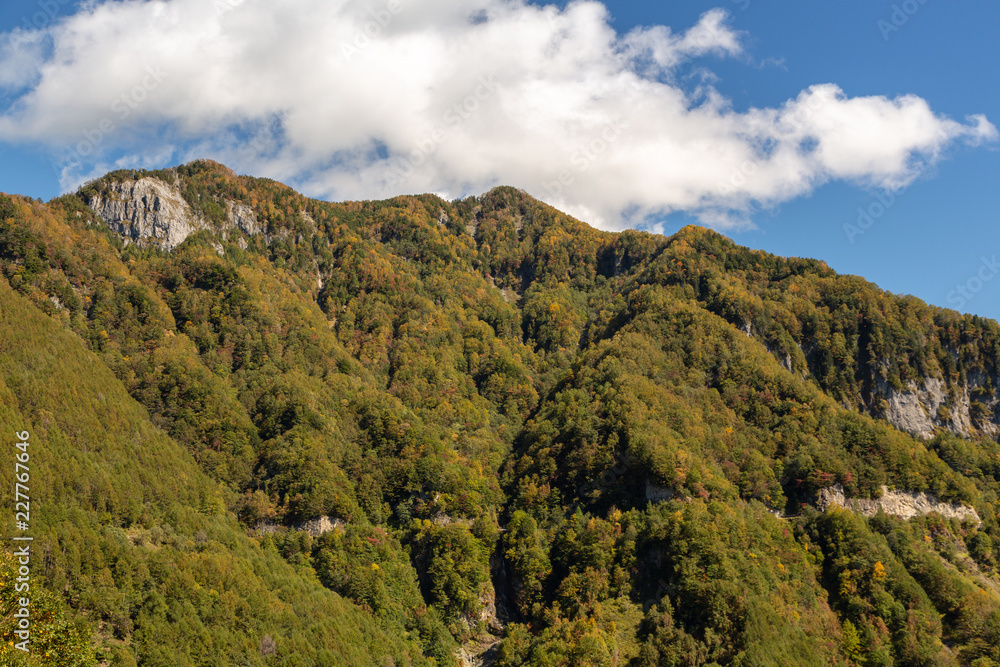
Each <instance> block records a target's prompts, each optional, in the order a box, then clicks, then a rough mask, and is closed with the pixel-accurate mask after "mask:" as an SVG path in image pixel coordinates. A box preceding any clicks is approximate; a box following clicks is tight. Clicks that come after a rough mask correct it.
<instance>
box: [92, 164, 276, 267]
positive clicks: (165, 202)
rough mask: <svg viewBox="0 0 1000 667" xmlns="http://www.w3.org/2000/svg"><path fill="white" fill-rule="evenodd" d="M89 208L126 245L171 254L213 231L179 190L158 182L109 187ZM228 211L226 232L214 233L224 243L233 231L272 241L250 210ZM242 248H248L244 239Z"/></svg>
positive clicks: (150, 180) (232, 206) (235, 206)
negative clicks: (197, 234)
mask: <svg viewBox="0 0 1000 667" xmlns="http://www.w3.org/2000/svg"><path fill="white" fill-rule="evenodd" d="M87 205H88V206H89V207H90V208H91V209H92V210H93V211H94V212H95V213H96V214H97V216H98V217H99V218H100V219H101V220H103V221H104V224H105V225H107V226H108V227H109V228H110V229H112V230H113V231H115V232H116V233H118V234H120V235H121V236H122V237H123V238H124V239H125V241H126V243H136V244H138V245H141V246H150V245H152V246H155V247H158V248H160V249H161V250H165V251H167V252H169V251H171V250H173V249H174V248H176V247H177V246H179V245H180V244H181V243H183V242H184V239H186V238H187V237H188V236H190V235H191V234H193V233H194V232H196V231H200V230H207V229H211V226H210V225H209V224H208V223H206V222H205V221H204V220H203V219H202V218H201V216H199V215H197V214H196V213H195V212H194V211H192V210H191V207H190V206H189V205H188V203H187V202H186V201H185V200H184V197H183V196H182V195H181V193H180V191H178V190H177V188H175V187H173V186H172V185H169V184H168V183H165V182H164V181H162V180H160V179H158V178H152V177H146V178H140V179H139V180H135V181H120V182H115V183H109V184H108V185H107V187H106V188H105V189H104V191H103V192H102V193H100V194H97V195H94V196H93V197H92V198H91V199H90V200H89V201H88V202H87ZM226 210H227V214H228V215H227V218H228V220H227V222H228V224H227V225H226V226H225V228H224V229H220V230H213V231H218V232H220V233H221V236H222V238H223V240H225V239H226V238H227V235H228V232H230V231H239V232H242V233H243V234H245V235H246V236H257V235H264V236H265V239H266V240H268V241H269V240H270V239H269V238H267V236H266V234H265V230H264V225H263V224H261V223H260V222H259V221H258V220H257V216H256V215H255V214H254V212H253V210H252V209H250V208H249V207H248V206H244V205H242V204H237V203H234V202H231V201H226ZM240 246H241V247H244V248H245V247H246V241H245V240H244V239H243V238H242V237H241V238H240Z"/></svg>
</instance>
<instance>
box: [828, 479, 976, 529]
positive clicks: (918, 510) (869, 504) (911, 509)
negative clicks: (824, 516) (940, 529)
mask: <svg viewBox="0 0 1000 667" xmlns="http://www.w3.org/2000/svg"><path fill="white" fill-rule="evenodd" d="M831 505H839V506H840V507H843V508H844V509H847V510H851V511H852V512H857V513H858V514H861V515H863V516H875V515H876V514H878V512H879V510H881V511H883V512H885V513H886V514H889V515H890V516H897V517H900V518H901V519H912V518H913V517H915V516H923V515H925V514H931V513H937V514H940V515H941V516H943V517H944V518H946V519H960V520H965V519H971V520H972V521H974V522H976V524H977V525H978V524H979V523H981V521H980V519H979V515H978V514H977V513H976V510H974V509H972V508H971V507H966V506H965V505H959V504H957V503H943V502H941V501H939V500H938V499H937V498H935V497H934V496H932V495H929V494H927V493H923V492H919V493H917V492H913V491H890V490H889V489H888V488H887V487H885V486H883V487H882V497H881V498H877V499H875V500H872V499H870V498H848V497H847V496H845V495H844V488H843V487H842V486H840V485H839V484H835V485H834V486H830V487H827V488H825V489H821V490H820V492H819V496H818V498H817V499H816V507H817V508H818V509H819V510H820V511H825V510H826V509H827V508H828V507H830V506H831Z"/></svg>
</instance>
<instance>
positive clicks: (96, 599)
mask: <svg viewBox="0 0 1000 667" xmlns="http://www.w3.org/2000/svg"><path fill="white" fill-rule="evenodd" d="M137 181H144V182H147V183H153V184H155V185H156V187H157V188H160V189H161V190H162V191H164V192H168V191H169V192H171V193H176V194H177V195H178V197H179V198H181V199H182V200H183V202H185V206H186V207H187V208H186V210H187V213H186V215H189V216H190V221H193V227H194V232H193V233H191V234H190V235H189V236H187V238H185V239H184V241H183V242H182V243H181V244H180V245H179V246H177V247H176V248H173V249H171V250H169V251H167V250H164V249H163V248H162V247H160V246H159V245H158V244H157V242H156V238H153V237H149V236H148V235H147V236H143V235H142V234H139V235H138V237H130V236H127V235H122V234H120V233H118V232H116V231H114V230H113V229H112V228H110V227H109V225H108V221H107V220H106V219H104V218H102V217H101V215H100V214H99V213H100V211H102V210H105V209H100V208H99V207H98V206H97V205H96V203H95V202H100V201H108V200H109V198H114V197H115V196H117V195H116V194H115V193H117V192H120V189H116V187H115V185H116V184H121V183H133V182H137ZM126 203H128V204H129V205H130V206H132V207H133V208H132V209H128V208H127V207H126V210H130V211H134V210H135V207H136V206H139V207H140V208H141V206H143V205H145V206H147V207H149V204H148V202H147V203H146V204H143V203H142V202H134V201H133V202H126ZM237 207H239V210H241V211H244V212H245V213H244V214H245V215H249V216H252V218H253V219H254V221H255V222H256V227H259V231H258V232H257V233H250V232H248V231H247V229H249V228H250V227H249V226H247V225H243V226H240V225H239V224H238V223H237V221H236V219H235V216H234V211H235V210H237ZM152 210H153V209H152V208H151V207H149V208H148V210H143V211H140V212H139V214H137V215H140V217H141V216H142V215H147V216H148V215H151V211H152ZM132 228H133V229H137V227H136V226H135V225H133V227H132ZM252 231H253V230H252ZM998 383H1000V326H998V324H997V323H996V322H993V321H991V320H986V319H981V318H978V317H975V316H969V315H961V314H959V313H956V312H954V311H949V310H944V309H940V308H936V307H933V306H929V305H926V304H924V303H922V302H920V301H919V300H917V299H915V298H913V297H908V296H900V295H893V294H890V293H887V292H885V291H883V290H881V289H879V288H878V287H877V286H875V285H873V284H871V283H869V282H866V281H864V280H863V279H861V278H858V277H854V276H842V275H837V274H836V273H835V272H834V271H833V270H831V269H830V268H829V267H827V266H826V265H825V264H824V263H823V262H822V261H819V260H812V259H799V258H782V257H777V256H774V255H769V254H767V253H764V252H761V251H756V250H750V249H747V248H743V247H740V246H738V245H736V244H735V243H733V242H732V241H730V240H729V239H727V238H725V237H724V236H722V235H720V234H718V233H716V232H713V231H711V230H708V229H703V228H698V227H686V228H684V229H682V230H680V231H679V232H678V233H676V234H674V235H673V236H669V237H666V236H660V235H654V234H649V233H645V232H640V231H624V232H620V233H611V232H603V231H599V230H596V229H594V228H592V227H590V226H588V225H587V224H585V223H584V222H580V221H577V220H575V219H573V218H571V217H570V216H567V215H565V214H563V213H561V212H559V211H557V210H555V209H553V208H551V207H549V206H547V205H546V204H544V203H542V202H540V201H537V200H535V199H533V198H531V197H530V196H528V195H527V194H526V193H524V192H522V191H519V190H516V189H514V188H509V187H499V188H496V189H494V190H492V191H490V192H488V193H486V194H484V195H481V196H476V197H469V198H465V199H461V200H456V201H451V202H449V201H445V200H443V199H441V198H439V197H437V196H434V195H421V196H401V197H397V198H394V199H390V200H387V201H360V202H343V203H329V202H323V201H318V200H314V199H309V198H307V197H305V196H303V195H301V194H299V193H297V192H295V191H294V190H292V189H291V188H288V187H287V186H284V185H282V184H280V183H277V182H275V181H271V180H268V179H260V178H253V177H249V176H239V175H236V174H235V173H233V172H232V171H231V170H229V169H228V168H226V167H224V166H222V165H219V164H216V163H213V162H209V161H197V162H193V163H190V164H187V165H183V166H180V167H176V168H174V169H169V170H159V171H141V170H125V171H118V172H113V173H110V174H108V175H106V176H104V177H102V178H100V179H98V180H96V181H93V182H91V183H88V184H86V185H85V186H83V187H82V188H80V189H79V191H77V192H76V193H73V194H69V195H65V196H62V197H59V198H56V199H54V200H52V201H49V202H47V203H44V202H41V201H38V200H33V199H30V198H25V197H20V196H16V195H0V443H2V451H3V452H4V456H5V457H6V458H5V460H4V461H3V462H2V463H0V478H2V480H0V483H2V485H3V488H4V489H5V492H4V493H3V494H2V495H0V498H2V503H0V504H2V509H3V512H4V515H5V520H4V522H3V524H2V525H3V529H2V531H0V532H2V534H0V538H2V542H3V546H2V547H0V589H2V595H0V608H2V609H0V611H2V614H0V664H3V665H18V666H20V665H24V666H32V667H35V666H43V665H44V666H58V667H83V666H91V665H108V666H115V667H119V666H135V665H143V666H147V665H148V666H156V667H160V666H162V667H168V666H169V667H184V666H203V665H204V666H212V667H228V666H232V667H236V666H244V665H250V666H254V667H257V666H261V667H262V666H272V665H274V666H279V665H280V666H283V667H292V666H299V665H301V666H306V665H329V666H331V667H334V666H336V667H341V666H354V665H357V666H359V667H360V666H377V667H386V666H393V667H403V666H426V667H431V666H436V667H459V666H460V665H461V666H462V667H465V666H466V665H476V666H477V667H478V666H480V665H490V666H492V667H519V666H522V665H525V666H538V667H667V666H678V667H680V666H694V665H720V666H721V665H734V666H751V665H754V666H756V665H844V666H848V665H858V666H865V667H868V666H889V665H901V666H902V665H912V666H918V665H920V666H923V665H942V666H943V665H968V666H974V667H990V666H995V667H1000V495H998V494H1000V443H998V441H997V437H998V435H1000V406H998V395H997V385H998ZM928 387H940V388H941V389H940V392H941V395H942V396H943V398H942V399H941V401H942V402H941V403H940V404H936V405H935V406H933V409H931V408H928V409H927V410H925V412H926V415H925V419H926V423H927V424H929V425H930V427H929V428H931V430H932V432H931V433H929V434H927V433H925V434H919V433H909V432H906V430H905V429H902V428H900V424H899V423H898V420H896V418H895V415H896V412H894V411H895V410H896V407H894V406H896V405H898V402H899V397H901V396H911V395H912V396H920V395H922V394H920V392H921V391H925V390H926V389H927V388H928ZM21 431H28V432H30V434H31V442H32V446H31V447H32V448H31V480H32V485H31V494H32V499H31V502H32V510H33V511H32V521H31V530H32V535H33V536H34V542H33V546H32V549H33V553H34V557H33V561H32V567H33V570H32V605H33V607H32V609H33V612H32V613H33V630H32V651H31V653H30V654H25V653H24V652H22V651H18V650H17V649H15V648H14V643H15V635H14V630H15V625H16V621H15V619H14V616H13V613H14V611H15V608H14V604H15V598H16V595H15V592H14V582H15V579H16V578H15V573H16V567H17V566H16V562H15V559H14V557H13V549H12V547H11V546H10V545H12V544H13V542H12V540H11V538H12V537H13V536H14V534H15V530H14V524H13V521H12V519H13V517H14V513H15V507H14V505H15V503H14V497H13V495H12V494H11V493H10V492H8V491H6V490H7V489H13V488H14V484H15V479H14V473H15V466H14V454H15V453H16V451H17V450H16V449H15V447H14V444H15V442H16V433H18V432H21ZM834 489H835V490H838V491H842V492H843V494H844V495H845V496H846V497H847V498H859V499H870V500H877V499H880V498H883V497H884V496H885V495H886V493H887V492H889V491H891V492H893V493H895V494H897V495H898V494H903V495H905V494H918V493H926V494H928V495H929V496H932V497H933V498H934V499H936V501H938V502H939V503H942V504H944V505H947V506H949V507H964V508H967V509H972V510H974V511H975V517H978V520H977V519H975V518H970V517H971V512H970V513H968V514H966V515H963V516H964V517H965V518H956V517H955V516H950V517H949V516H946V515H945V514H943V513H941V512H929V513H920V514H919V515H917V516H914V517H912V518H909V519H906V518H903V517H901V516H899V515H898V513H891V512H886V511H882V510H880V511H879V512H878V513H875V514H873V515H871V516H868V515H865V514H862V513H860V512H855V511H851V510H850V509H849V508H844V507H840V506H838V505H836V504H833V505H829V506H826V507H823V506H821V504H820V503H818V498H819V497H820V495H821V492H823V491H824V490H827V491H829V490H834ZM8 518H9V519H10V520H8ZM320 518H324V521H323V524H324V525H325V526H326V529H325V530H316V529H315V526H316V525H318V523H319V522H317V519H320Z"/></svg>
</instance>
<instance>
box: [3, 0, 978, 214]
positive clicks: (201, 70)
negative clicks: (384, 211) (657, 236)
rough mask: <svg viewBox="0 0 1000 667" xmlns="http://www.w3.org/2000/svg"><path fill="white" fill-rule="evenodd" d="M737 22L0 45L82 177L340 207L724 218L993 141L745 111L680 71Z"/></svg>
mask: <svg viewBox="0 0 1000 667" xmlns="http://www.w3.org/2000/svg"><path fill="white" fill-rule="evenodd" d="M727 18H728V17H727V14H726V12H725V11H723V10H719V9H716V10H712V11H710V12H708V13H706V14H705V15H703V16H702V18H701V20H700V21H699V22H698V23H697V24H696V25H695V26H692V27H689V28H688V29H686V30H683V31H679V32H677V31H673V30H671V29H669V28H666V27H663V26H652V27H644V28H640V29H636V30H634V31H632V32H630V33H628V34H626V35H619V34H617V33H616V32H615V31H614V30H613V29H612V28H611V26H610V23H609V15H608V12H607V9H606V8H605V7H604V5H602V4H601V3H599V2H593V1H588V0H578V1H577V2H573V3H571V4H570V5H568V6H567V7H566V8H565V9H563V10H559V9H557V8H556V7H553V6H544V7H540V6H536V5H530V4H526V3H525V2H523V0H366V1H358V0H280V1H279V0H242V1H240V0H214V2H206V1H205V0H150V1H138V0H124V1H122V2H105V3H94V4H93V5H91V6H89V8H88V9H86V10H84V11H81V12H79V13H78V14H76V15H74V16H71V17H68V18H67V19H65V20H62V21H60V22H58V23H56V24H54V25H52V26H49V27H47V28H46V29H45V30H43V31H39V32H36V33H22V34H19V35H18V39H17V40H14V39H12V38H11V35H5V36H0V72H5V74H4V75H2V76H0V89H7V90H8V91H9V90H11V89H14V88H18V90H19V91H20V92H17V93H16V94H17V97H16V98H15V101H14V102H13V103H12V104H10V105H9V106H8V107H7V108H6V109H4V110H2V112H0V140H2V141H7V142H15V141H22V142H25V141H27V142H41V143H43V144H45V145H47V146H50V147H51V148H52V149H53V150H54V151H56V154H57V156H58V157H59V159H64V160H66V159H68V162H67V163H66V164H65V165H64V172H63V180H64V182H63V184H64V186H66V187H71V186H73V185H76V184H77V183H79V182H80V181H81V180H82V179H83V178H85V177H86V176H88V175H90V174H92V173H94V170H95V169H98V168H99V167H101V166H102V165H106V164H122V163H130V164H131V163H148V162H149V160H150V159H151V158H149V157H148V156H155V157H156V160H157V161H161V162H162V163H167V162H169V161H181V160H186V159H189V158H193V157H202V156H204V157H213V158H215V159H218V160H219V161H222V162H225V163H227V164H229V165H230V166H232V167H234V168H235V169H237V170H238V171H242V172H249V173H256V174H261V175H268V176H271V177H274V178H279V179H282V180H286V181H288V182H290V183H292V184H295V185H297V186H299V187H302V188H303V189H305V190H306V191H307V192H308V193H309V194H312V195H314V196H321V197H327V198H331V199H359V198H377V197H383V196H391V195H394V194H399V193H401V192H431V191H433V192H448V193H452V194H453V195H455V196H458V195H463V194H470V193H478V192H482V191H485V190H487V189H488V188H490V187H492V186H494V185H497V184H502V183H503V184H511V185H515V186H519V187H523V188H525V189H526V190H528V191H529V192H531V193H532V194H535V195H537V196H539V197H540V198H542V199H544V200H546V201H549V202H551V203H553V204H555V205H557V206H560V207H562V208H564V209H566V210H569V211H570V212H573V213H575V214H577V215H579V216H580V217H583V218H584V219H586V220H588V221H590V222H593V223H596V224H599V225H601V226H605V227H621V226H623V225H626V224H629V223H634V222H636V221H637V220H638V219H641V218H644V217H646V216H649V215H662V214H666V213H669V212H673V211H686V212H688V213H691V214H693V215H697V216H699V217H700V218H701V219H702V220H704V221H705V222H706V223H708V224H712V225H714V226H717V227H726V226H733V225H739V224H745V221H746V220H748V219H749V218H748V216H749V214H750V213H752V211H753V210H756V209H757V208H758V207H762V206H764V207H767V206H773V205H776V204H779V203H781V202H783V201H787V200H788V199H790V198H793V197H796V196H800V195H803V194H806V193H808V192H810V191H811V190H812V189H814V188H815V187H817V186H818V185H819V184H821V183H823V182H826V181H828V180H831V179H845V180H849V181H852V182H858V183H861V184H865V185H900V184H904V183H906V182H908V181H910V180H912V179H913V178H914V177H915V176H916V174H917V173H918V172H919V171H920V169H921V168H922V167H923V166H924V165H926V164H930V163H933V162H935V161H936V160H938V159H939V158H940V156H941V155H942V153H943V151H945V150H946V149H947V148H948V147H949V146H951V145H953V144H954V143H956V142H958V141H967V142H970V143H973V144H977V143H981V142H986V141H995V140H996V139H997V130H996V128H995V127H993V125H991V124H990V123H989V121H987V120H986V119H985V118H984V117H982V116H978V117H972V118H970V119H968V120H967V122H966V123H964V124H963V123H959V122H956V121H953V120H951V119H948V118H944V117H942V116H940V115H937V114H935V113H934V112H933V111H932V110H931V109H930V107H929V105H928V104H927V103H926V102H925V101H924V100H922V99H920V98H918V97H913V96H904V97H900V98H896V99H889V98H884V97H859V98H849V97H847V96H846V95H845V94H844V93H843V92H842V91H841V90H840V89H839V88H838V87H837V86H836V85H833V84H825V85H817V86H814V87H811V88H809V89H808V90H805V91H803V92H802V93H801V94H800V95H799V96H798V97H796V98H795V99H792V100H789V101H788V102H786V103H785V104H784V105H782V106H780V107H779V108H773V109H751V110H749V111H746V112H740V111H736V110H734V109H733V108H732V107H731V105H730V103H729V101H728V100H727V99H725V98H724V97H723V96H722V95H720V94H719V93H718V92H717V91H716V90H715V89H714V88H712V86H711V81H712V77H711V75H710V73H703V75H702V76H701V81H702V83H701V84H699V85H698V87H697V88H696V89H694V90H690V89H686V88H685V87H684V86H682V85H680V84H678V83H677V81H676V77H675V75H676V74H677V73H678V68H679V67H680V66H681V65H682V64H683V63H685V62H688V61H690V60H691V59H692V58H694V57H700V56H717V57H732V56H739V55H741V54H742V53H743V47H742V36H741V34H740V33H739V32H737V31H735V30H733V29H732V28H731V27H730V26H729V25H728V24H727ZM46 44H47V45H49V48H48V49H43V48H42V47H41V46H40V45H46ZM10 45H14V46H10ZM15 47H16V48H15ZM176 147H183V148H176ZM139 155H145V156H147V157H146V158H140V157H137V156H139Z"/></svg>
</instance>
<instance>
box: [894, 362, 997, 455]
mask: <svg viewBox="0 0 1000 667" xmlns="http://www.w3.org/2000/svg"><path fill="white" fill-rule="evenodd" d="M987 384H990V383H989V380H988V378H986V377H985V376H983V375H982V374H981V373H969V374H968V376H967V377H966V383H965V386H963V387H961V388H960V389H958V390H953V391H952V392H951V393H950V394H949V391H948V389H947V388H946V386H945V383H944V380H941V379H938V378H925V379H924V382H923V386H922V387H921V386H918V385H917V384H915V383H912V382H911V383H910V384H909V386H908V387H907V388H906V389H904V390H902V391H900V390H897V389H894V388H893V387H890V386H888V383H885V382H881V383H879V386H878V389H879V394H880V395H881V396H882V397H883V398H884V399H885V402H886V405H887V408H886V410H885V418H886V419H887V420H888V421H889V423H890V424H892V425H893V426H895V427H896V428H898V429H899V430H901V431H906V432H907V433H911V434H913V435H915V436H918V437H920V438H924V439H927V438H931V437H933V435H934V431H935V429H940V428H944V429H947V430H949V431H951V432H953V433H955V434H956V435H959V436H962V437H966V438H968V437H974V436H976V435H977V434H980V433H981V434H983V435H987V436H990V437H996V436H997V435H998V434H1000V419H998V418H997V416H996V415H997V412H996V410H997V402H998V399H997V397H996V396H994V397H993V398H992V399H991V400H989V401H987V402H986V403H985V404H984V405H985V406H986V412H987V413H988V414H990V415H992V417H988V418H987V419H982V418H979V419H976V418H974V416H973V415H974V413H975V411H974V409H973V402H974V401H973V399H972V397H971V395H970V392H975V391H976V390H977V389H979V388H980V387H982V386H984V385H987ZM992 384H993V385H995V384H996V381H995V380H994V381H993V383H992ZM980 409H982V408H981V407H980Z"/></svg>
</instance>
